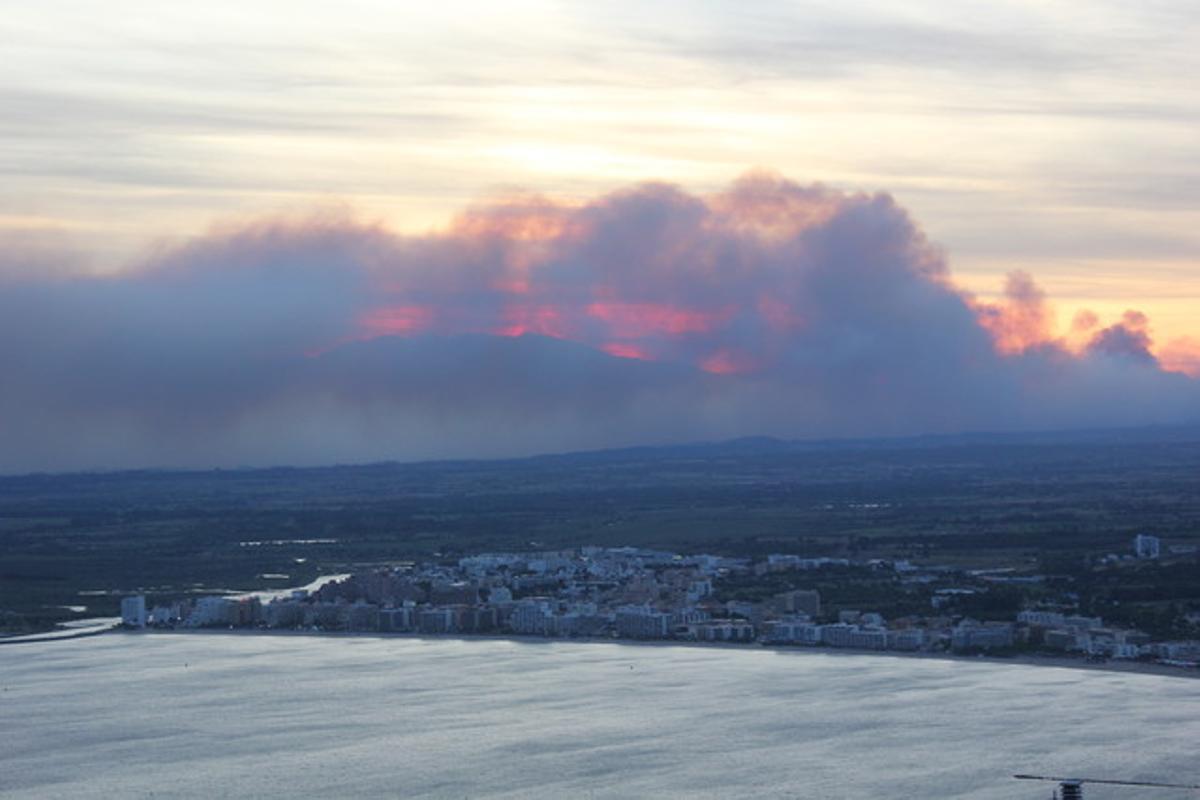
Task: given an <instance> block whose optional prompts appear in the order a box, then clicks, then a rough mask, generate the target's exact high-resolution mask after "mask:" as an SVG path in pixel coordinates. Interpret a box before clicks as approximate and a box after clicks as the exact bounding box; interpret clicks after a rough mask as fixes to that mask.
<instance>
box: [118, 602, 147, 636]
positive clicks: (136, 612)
mask: <svg viewBox="0 0 1200 800" xmlns="http://www.w3.org/2000/svg"><path fill="white" fill-rule="evenodd" d="M121 623H122V624H124V625H129V626H132V627H134V628H144V627H146V596H145V595H142V594H135V595H133V596H131V597H125V598H123V599H122V600H121Z"/></svg>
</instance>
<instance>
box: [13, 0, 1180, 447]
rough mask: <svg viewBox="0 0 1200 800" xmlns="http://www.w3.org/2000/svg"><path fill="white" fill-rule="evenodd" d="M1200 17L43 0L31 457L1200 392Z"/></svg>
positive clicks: (28, 265)
mask: <svg viewBox="0 0 1200 800" xmlns="http://www.w3.org/2000/svg"><path fill="white" fill-rule="evenodd" d="M1198 35H1200V13H1197V12H1196V11H1195V10H1194V6H1192V5H1191V4H1189V3H1185V2H1177V3H1172V2H1145V3H1138V4H1131V3H1117V2H1111V3H1108V2H1102V1H1101V0H1095V1H1093V2H1086V3H1083V2H1078V3H1075V2H1008V3H972V2H963V3H954V4H947V3H942V2H930V3H922V2H903V3H900V2H893V3H880V2H862V3H854V4H847V3H832V2H830V3H820V2H813V3H760V4H746V3H733V2H728V3H726V2H703V1H701V0H697V1H696V2H686V3H684V2H662V3H654V4H649V3H619V2H612V3H570V4H566V3H540V2H530V3H523V2H510V3H504V4H498V3H460V2H442V3H437V4H427V3H425V4H417V3H412V4H407V3H392V2H378V3H376V2H342V3H339V4H337V5H336V6H334V5H331V4H328V3H315V2H314V3H308V2H295V1H294V0H293V1H292V2H267V1H266V0H263V1H262V2H254V3H246V2H239V3H233V2H219V1H218V2H209V3H204V4H196V3H189V4H183V3H163V2H159V1H156V2H136V1H134V0H115V1H114V2H108V3H103V4H97V3H94V2H82V1H81V2H67V1H66V0H42V2H38V3H21V4H10V5H9V6H8V7H6V8H5V11H4V14H3V16H2V17H0V60H2V63H3V64H4V65H5V67H4V69H3V70H0V108H3V109H4V112H3V113H2V114H0V178H2V180H0V334H2V335H3V337H4V338H3V342H2V343H0V360H2V363H0V365H2V366H4V367H5V368H6V372H7V378H6V381H5V383H4V384H0V411H3V412H4V421H3V422H0V469H3V470H8V471H12V470H23V469H57V468H79V467H89V468H90V467H106V466H137V465H143V464H165V465H209V464H224V463H279V462H281V461H288V462H296V463H321V462H323V461H328V460H358V459H361V458H387V457H396V458H408V457H431V456H438V455H472V454H480V455H494V454H507V453H516V452H534V451H537V450H544V449H562V448H568V447H576V446H601V445H604V444H609V443H612V444H625V443H631V442H634V441H642V440H654V441H672V440H679V439H686V438H713V437H716V436H722V435H743V434H752V433H774V434H777V435H826V434H832V435H843V434H845V435H857V434H869V433H906V432H913V433H916V432H923V431H927V430H956V429H967V428H972V429H1015V428H1022V427H1049V426H1055V425H1067V424H1070V423H1072V422H1077V423H1095V424H1139V423H1143V422H1159V421H1172V420H1185V419H1194V418H1196V417H1198V416H1200V410H1198V409H1200V406H1198V405H1197V404H1196V389H1195V381H1194V380H1190V379H1188V378H1187V377H1185V374H1188V373H1190V374H1192V375H1196V374H1200V344H1198V342H1200V313H1198V312H1200V206H1197V204H1196V202H1195V199H1196V198H1197V197H1200V137H1197V136H1196V135H1195V130H1196V122H1197V118H1198V117H1200V93H1197V92H1196V91H1195V76H1196V75H1197V74H1200V51H1198V50H1197V48H1195V46H1194V43H1195V42H1196V41H1197V37H1198ZM520 334H533V335H537V336H540V337H546V338H548V339H549V340H550V341H542V340H540V339H539V340H537V341H533V340H532V337H529V336H526V337H523V338H522V337H520ZM474 337H481V338H474ZM489 348H500V350H499V351H493V350H490V349H489ZM484 351H486V352H484ZM501 351H502V352H501ZM1051 378H1053V379H1054V380H1053V381H1052V380H1051ZM1051 384H1053V385H1051ZM871 387H873V388H871ZM1118 390H1122V391H1124V392H1125V394H1124V395H1122V396H1119V397H1112V396H1110V397H1101V393H1104V392H1108V393H1109V394H1110V395H1111V394H1112V393H1114V392H1116V393H1117V394H1121V391H1118ZM872 392H875V393H877V394H878V396H866V395H871V393H872ZM488 393H494V394H495V395H496V403H495V404H492V405H487V404H485V403H484V402H483V400H482V399H480V398H481V396H482V395H486V394H488ZM851 400H853V401H854V402H851ZM680 406H682V407H684V408H683V411H680V408H679V407H680ZM497 423H499V424H497Z"/></svg>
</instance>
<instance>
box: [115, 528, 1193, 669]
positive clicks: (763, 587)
mask: <svg viewBox="0 0 1200 800" xmlns="http://www.w3.org/2000/svg"><path fill="white" fill-rule="evenodd" d="M1188 555H1189V556H1190V557H1194V554H1190V553H1189V554H1188ZM1161 557H1162V546H1161V543H1160V541H1159V540H1158V539H1157V538H1156V537H1153V536H1138V537H1137V538H1136V539H1135V540H1134V542H1133V546H1132V553H1131V554H1125V555H1118V554H1112V555H1111V556H1110V557H1108V560H1109V562H1110V566H1111V567H1114V568H1120V566H1121V565H1122V563H1123V562H1124V563H1133V564H1137V563H1141V562H1149V561H1155V560H1158V559H1160V558H1161ZM856 581H857V582H858V583H859V584H862V585H868V583H869V584H870V585H876V586H878V585H884V586H889V587H892V590H893V591H894V592H895V593H896V594H898V595H901V596H904V597H906V598H908V601H909V603H910V606H911V603H913V602H920V603H922V604H923V605H924V606H925V608H924V610H923V612H915V611H913V612H910V613H905V614H903V615H890V616H885V614H884V613H881V612H880V611H879V610H878V609H873V608H871V607H863V606H859V605H855V606H854V607H851V606H850V605H848V604H847V603H846V602H844V601H839V602H833V603H831V602H829V601H828V598H827V597H824V596H823V595H822V592H821V590H820V589H817V588H786V589H784V590H782V591H773V589H774V588H779V587H781V586H784V587H790V586H795V585H797V584H801V585H803V584H808V585H813V586H816V585H825V584H826V583H828V584H830V585H834V586H844V585H851V586H853V585H856V583H855V582H856ZM1054 585H1056V584H1055V582H1054V581H1053V580H1052V579H1051V578H1050V577H1049V576H1045V575H1038V574H1019V573H1017V572H1016V571H1014V570H1011V569H997V570H963V569H961V568H952V567H945V566H936V565H923V566H918V565H916V564H913V563H910V562H908V561H882V560H878V559H875V560H870V561H861V562H859V561H853V560H851V559H846V558H826V557H822V558H805V557H800V556H797V555H792V554H772V555H768V556H767V557H765V558H762V559H757V560H755V559H750V558H731V557H725V556H718V555H707V554H700V555H685V554H679V553H672V552H665V551H660V550H652V549H645V548H636V547H612V548H601V547H583V548H580V549H571V550H555V551H537V552H527V553H482V554H478V555H471V556H466V557H462V558H459V559H457V561H456V562H452V563H437V562H434V563H402V564H397V565H392V566H389V567H386V568H375V569H371V570H369V571H361V572H357V573H355V574H351V575H347V576H343V577H340V578H339V579H333V580H329V581H327V582H325V583H323V584H322V585H320V586H319V587H318V588H316V589H315V590H313V591H308V590H294V591H291V592H286V593H279V594H276V596H273V597H271V598H270V599H269V600H268V601H267V602H264V601H263V598H262V597H260V596H256V595H249V596H240V597H227V596H220V595H211V596H203V597H199V598H196V599H191V600H178V601H173V602H165V603H159V604H155V605H153V606H149V605H148V604H147V599H146V596H145V595H133V596H129V597H126V598H125V599H124V600H123V602H122V605H121V611H122V622H123V624H124V625H125V626H126V627H129V628H150V629H171V630H174V629H200V628H226V629H227V628H238V629H262V630H266V629H274V630H303V631H310V632H374V633H380V634H399V633H408V634H420V635H425V636H437V635H494V636H524V637H556V638H586V639H602V640H643V641H644V640H662V641H669V640H674V641H685V642H724V643H741V644H753V643H757V644H761V645H771V646H787V645H795V646H809V647H830V648H850V649H856V650H871V651H898V652H927V653H937V652H943V653H959V654H972V653H979V654H984V653H986V654H993V655H1004V654H1015V653H1023V654H1037V653H1043V654H1047V655H1050V654H1054V655H1057V656H1060V657H1062V656H1073V657H1076V658H1079V659H1086V660H1089V661H1107V660H1124V661H1143V662H1151V663H1160V664H1166V665H1172V666H1176V667H1184V668H1193V669H1194V668H1197V667H1198V666H1200V635H1197V636H1194V637H1189V638H1180V639H1173V640H1159V639H1156V638H1155V637H1153V636H1152V635H1151V634H1149V633H1147V632H1145V631H1141V630H1137V629H1134V628H1129V627H1120V626H1117V625H1112V624H1106V623H1105V620H1104V619H1102V618H1100V617H1098V616H1088V615H1085V614H1081V613H1079V610H1078V608H1077V607H1076V605H1075V603H1074V600H1076V599H1077V598H1074V597H1073V595H1072V593H1071V592H1070V591H1061V590H1053V589H1048V588H1047V587H1048V586H1049V587H1052V586H1054ZM1013 587H1033V588H1035V589H1037V591H1036V592H1035V593H1029V592H1026V593H1024V594H1022V595H1018V596H1038V597H1039V598H1040V601H1039V602H1038V603H1037V604H1036V605H1031V604H1028V603H1027V604H1025V607H1022V608H1019V609H1016V610H1015V611H1013V610H1009V611H1007V612H1002V613H996V611H997V609H998V608H999V607H998V606H997V605H996V604H995V603H992V604H990V605H989V603H988V602H981V601H986V600H987V598H988V597H989V595H990V594H993V593H997V592H1001V593H1004V592H1007V596H1011V595H1012V588H1013ZM837 594H839V595H845V592H844V591H843V592H838V593H837ZM747 598H749V599H747ZM989 608H992V609H993V610H992V611H989V610H988V609H989ZM1184 624H1185V625H1189V626H1191V627H1192V628H1193V629H1194V630H1196V631H1197V632H1198V633H1200V612H1195V611H1192V612H1190V613H1188V614H1186V617H1185V619H1184Z"/></svg>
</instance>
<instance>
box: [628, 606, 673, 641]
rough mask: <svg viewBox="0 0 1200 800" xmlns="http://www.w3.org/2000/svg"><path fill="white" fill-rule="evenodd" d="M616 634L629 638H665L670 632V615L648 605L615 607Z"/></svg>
mask: <svg viewBox="0 0 1200 800" xmlns="http://www.w3.org/2000/svg"><path fill="white" fill-rule="evenodd" d="M616 623H617V635H619V636H624V637H627V638H630V639H666V638H667V637H668V636H670V634H671V615H670V614H666V613H663V612H661V611H655V610H654V609H652V608H650V607H648V606H622V607H621V608H618V609H617V619H616Z"/></svg>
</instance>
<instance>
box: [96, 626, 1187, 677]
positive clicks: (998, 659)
mask: <svg viewBox="0 0 1200 800" xmlns="http://www.w3.org/2000/svg"><path fill="white" fill-rule="evenodd" d="M112 632H113V633H118V634H126V635H131V636H143V635H160V634H172V633H178V634H187V635H195V634H200V635H207V636H317V637H325V638H373V639H419V640H426V641H444V640H447V639H449V640H453V641H468V642H469V641H493V642H494V641H501V642H518V643H521V644H554V643H559V642H570V643H577V644H618V645H627V646H630V647H691V648H710V649H722V650H740V651H758V652H764V651H765V652H771V653H778V654H781V655H787V654H791V655H806V654H816V653H820V654H824V655H832V656H873V657H876V658H909V659H913V658H915V659H925V660H934V661H948V662H959V663H968V664H1018V665H1021V666H1029V667H1059V668H1062V669H1079V670H1092V671H1099V672H1122V673H1127V674H1138V675H1158V676H1162V677H1168V678H1191V679H1196V678H1200V669H1188V668H1186V667H1175V666H1171V665H1169V664H1147V663H1145V662H1140V661H1101V662H1094V661H1086V660H1084V659H1082V658H1070V657H1066V656H1052V655H1046V656H1040V655H1031V654H1024V655H1017V656H976V655H960V654H957V653H931V652H920V651H918V652H904V651H899V650H860V649H855V648H850V647H813V646H804V645H764V644H759V643H753V644H737V643H734V642H688V641H682V640H660V641H639V640H635V639H608V638H587V637H579V638H557V637H544V636H520V635H515V634H496V635H490V634H446V635H437V636H431V635H428V634H421V633H379V632H376V631H306V630H277V629H260V628H232V629H231V628H165V629H156V630H151V629H147V630H145V631H130V630H124V629H120V628H118V629H115V630H114V631H112Z"/></svg>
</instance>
